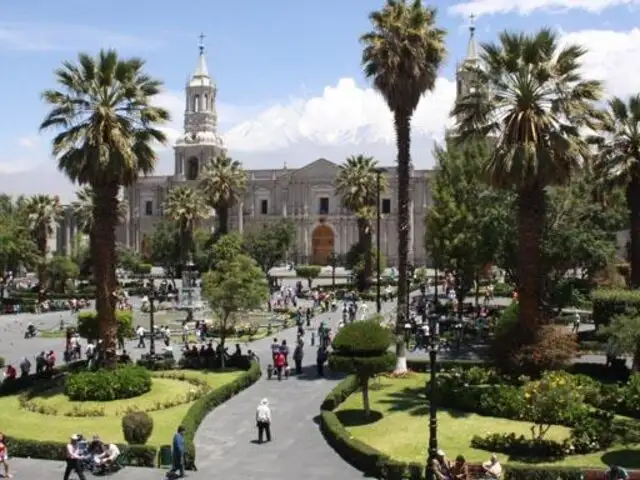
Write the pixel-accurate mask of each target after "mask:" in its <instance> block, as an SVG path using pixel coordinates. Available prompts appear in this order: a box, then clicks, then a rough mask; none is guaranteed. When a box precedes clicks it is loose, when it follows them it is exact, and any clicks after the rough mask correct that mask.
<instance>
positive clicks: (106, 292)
mask: <svg viewBox="0 0 640 480" xmlns="http://www.w3.org/2000/svg"><path fill="white" fill-rule="evenodd" d="M144 66H145V63H144V61H143V60H141V59H138V58H128V59H123V58H120V57H119V56H118V54H117V53H116V52H115V51H114V50H101V51H100V53H99V54H98V55H97V56H95V57H92V56H90V55H87V54H85V53H81V54H80V55H79V56H78V61H77V63H73V62H64V63H63V64H62V67H61V68H59V69H58V70H56V72H55V76H56V83H57V84H58V89H57V90H56V89H54V90H46V91H45V92H44V93H43V95H42V96H43V98H44V101H45V102H46V103H47V104H48V105H49V106H50V111H49V113H48V114H47V115H46V117H45V118H44V120H43V122H42V124H41V125H40V129H41V130H46V129H55V130H58V134H57V135H56V137H54V139H53V146H52V152H53V155H54V156H55V157H56V158H57V161H58V169H59V170H61V171H62V172H64V173H65V174H66V175H67V177H69V179H70V180H71V181H72V182H74V183H77V184H79V185H81V186H83V185H89V186H90V187H91V188H92V189H93V194H94V198H93V201H94V203H93V207H94V208H93V227H92V233H91V242H90V249H91V258H92V262H93V275H94V278H95V283H96V310H97V311H98V321H99V326H100V327H99V330H100V338H101V339H102V340H103V342H102V348H103V352H102V353H103V356H102V358H103V359H104V363H105V365H107V366H110V367H114V366H115V363H116V362H115V360H116V334H117V327H118V325H117V322H116V318H115V296H114V295H113V292H114V291H115V290H116V287H117V283H116V273H115V272H116V248H115V243H116V242H115V228H116V225H117V224H118V204H119V202H118V192H119V190H120V188H121V187H123V186H125V187H126V186H129V185H132V184H133V183H134V182H135V181H136V180H137V179H138V177H139V176H140V174H143V175H147V174H149V173H151V172H153V170H154V167H155V162H156V155H155V152H154V150H153V145H154V143H165V142H166V137H165V134H164V133H163V132H162V131H161V130H159V129H158V128H157V127H158V125H160V124H162V123H165V122H166V121H167V120H168V119H169V113H168V112H167V111H166V110H165V109H163V108H159V107H156V106H154V105H152V103H153V101H154V97H156V95H158V93H160V88H161V86H162V83H161V82H160V81H158V80H156V79H154V78H152V77H151V76H149V75H148V74H147V72H146V71H145V70H144Z"/></svg>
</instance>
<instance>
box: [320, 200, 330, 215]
mask: <svg viewBox="0 0 640 480" xmlns="http://www.w3.org/2000/svg"><path fill="white" fill-rule="evenodd" d="M318 213H319V214H320V215H327V214H328V213H329V197H320V201H319V205H318Z"/></svg>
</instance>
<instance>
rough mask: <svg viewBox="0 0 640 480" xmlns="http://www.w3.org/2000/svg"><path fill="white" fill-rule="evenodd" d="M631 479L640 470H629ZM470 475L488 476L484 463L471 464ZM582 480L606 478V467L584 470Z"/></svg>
mask: <svg viewBox="0 0 640 480" xmlns="http://www.w3.org/2000/svg"><path fill="white" fill-rule="evenodd" d="M628 473H629V480H640V470H628ZM469 475H470V476H471V478H477V479H480V478H486V475H485V474H484V470H483V469H482V465H481V464H478V463H473V464H469ZM582 480H605V477H604V469H591V470H583V471H582Z"/></svg>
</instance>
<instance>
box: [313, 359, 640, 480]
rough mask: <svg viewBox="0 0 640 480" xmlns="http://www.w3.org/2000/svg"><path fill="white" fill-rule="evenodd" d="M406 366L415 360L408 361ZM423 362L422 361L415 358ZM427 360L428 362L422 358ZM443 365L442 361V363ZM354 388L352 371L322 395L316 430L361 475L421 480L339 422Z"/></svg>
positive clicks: (567, 478) (588, 471)
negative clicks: (342, 406) (341, 407)
mask: <svg viewBox="0 0 640 480" xmlns="http://www.w3.org/2000/svg"><path fill="white" fill-rule="evenodd" d="M407 363H408V365H409V368H411V364H412V363H414V366H415V363H416V362H412V361H408V362H407ZM419 363H425V362H419ZM426 363H427V364H428V362H426ZM442 363H443V364H445V363H446V364H447V366H449V367H453V366H459V367H461V368H471V367H473V366H478V364H481V363H482V362H472V361H454V360H449V361H446V362H442ZM442 366H444V365H442ZM357 390H358V383H357V381H356V379H355V377H354V376H353V375H350V376H348V377H346V378H345V379H344V380H342V381H341V382H340V383H339V384H338V385H337V386H336V387H334V389H333V390H331V392H329V394H328V395H327V396H326V397H325V399H324V401H323V402H322V405H321V406H320V430H321V432H322V434H323V436H324V438H325V440H326V441H327V443H328V444H329V445H330V446H331V447H332V448H333V449H334V450H335V451H336V453H338V455H340V456H341V457H342V458H343V459H344V460H345V461H346V462H347V463H349V464H350V465H352V466H353V467H355V468H357V469H358V470H360V471H361V472H363V473H364V474H365V475H369V476H372V477H374V478H386V479H389V480H402V479H406V478H409V479H411V480H424V478H425V465H423V464H420V463H408V462H403V461H399V460H396V459H393V458H390V457H389V456H387V455H385V454H384V453H383V452H381V451H379V450H377V449H376V448H374V447H372V446H370V445H368V444H366V443H364V442H362V441H360V440H358V439H356V438H354V437H353V436H352V435H351V434H350V433H349V431H348V430H347V429H346V428H345V427H344V425H342V423H341V422H340V419H339V418H338V416H337V415H336V414H335V413H334V410H335V409H336V408H337V407H338V406H339V405H340V404H341V403H342V402H344V401H345V400H346V399H347V397H348V396H349V395H351V394H352V393H355V392H356V391H357ZM425 441H426V440H425ZM629 473H630V479H638V478H640V473H639V472H638V471H633V470H632V471H630V472H629ZM600 478H601V479H604V474H603V470H597V469H594V468H592V467H553V466H545V467H535V466H512V465H505V466H504V475H503V479H504V480H583V479H600Z"/></svg>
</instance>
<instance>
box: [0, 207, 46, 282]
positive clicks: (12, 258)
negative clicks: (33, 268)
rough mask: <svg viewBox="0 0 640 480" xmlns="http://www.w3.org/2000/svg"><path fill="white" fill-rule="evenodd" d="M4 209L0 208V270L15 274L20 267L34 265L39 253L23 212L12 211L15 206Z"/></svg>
mask: <svg viewBox="0 0 640 480" xmlns="http://www.w3.org/2000/svg"><path fill="white" fill-rule="evenodd" d="M5 207H7V206H6V205H5V206H0V268H3V272H6V271H9V270H10V271H13V272H15V271H17V270H18V268H19V267H20V265H27V266H30V265H35V264H36V263H37V261H38V258H39V253H38V250H37V249H36V245H35V243H34V242H33V240H32V232H31V230H30V229H29V226H28V224H27V222H26V220H25V215H24V212H23V211H22V210H18V209H14V207H15V205H11V206H10V207H7V208H5ZM0 293H4V292H3V291H2V292H0Z"/></svg>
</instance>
